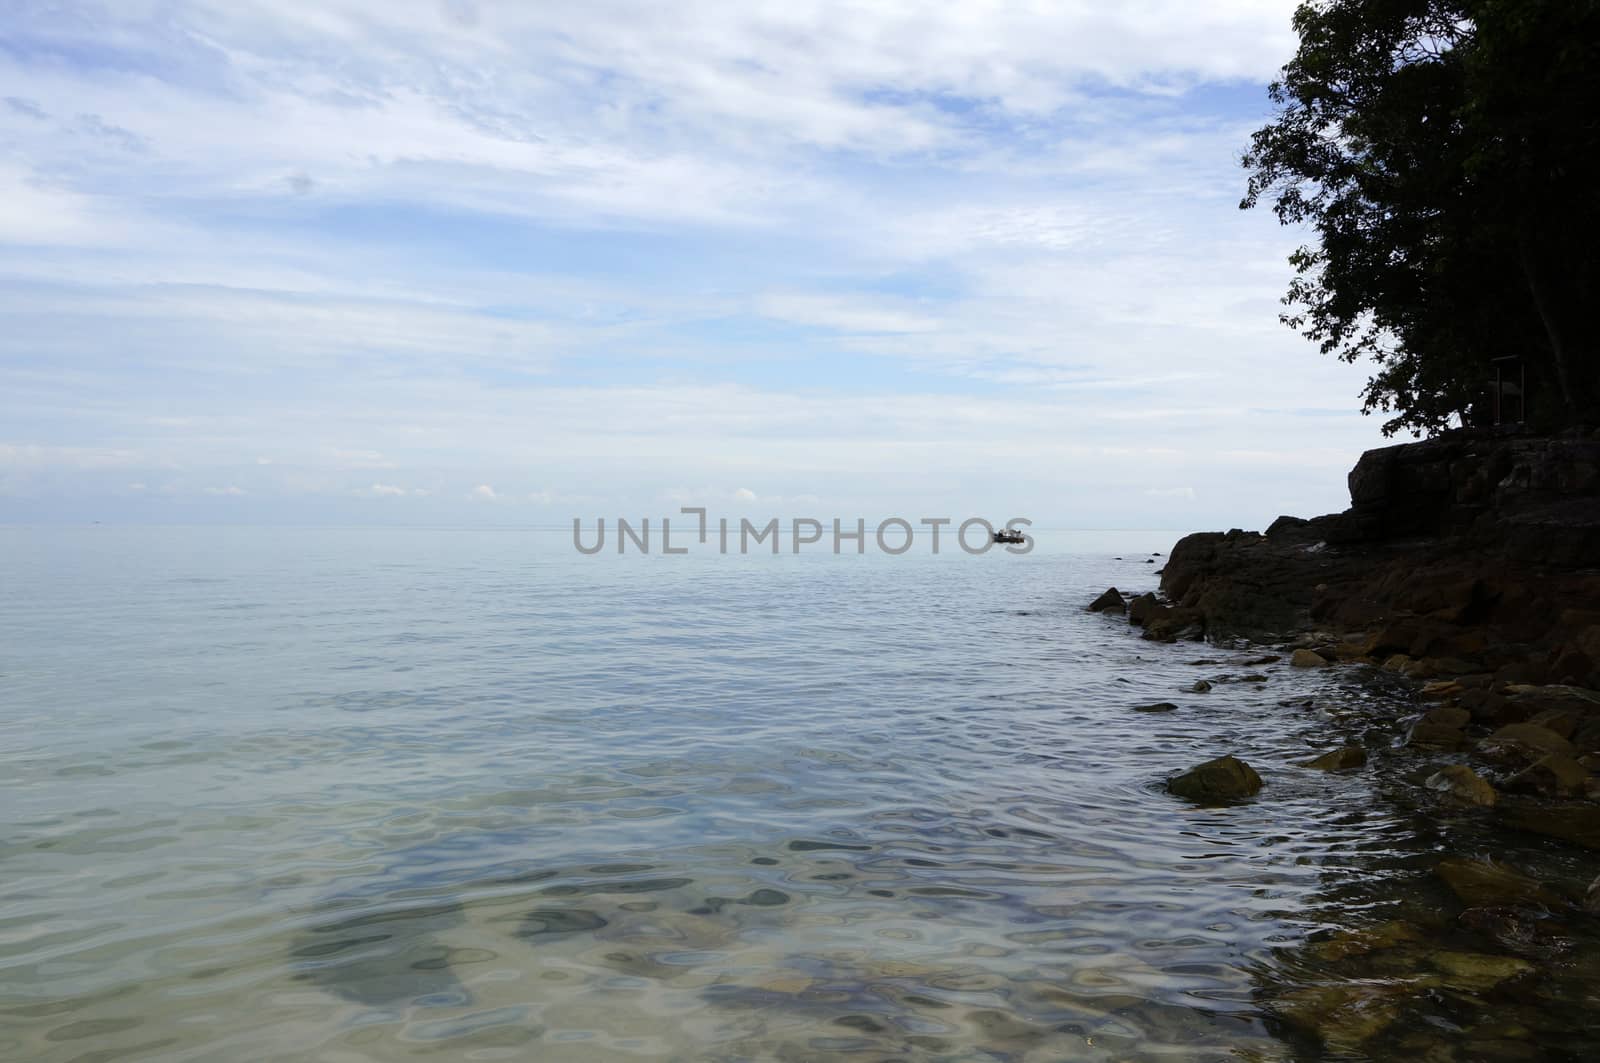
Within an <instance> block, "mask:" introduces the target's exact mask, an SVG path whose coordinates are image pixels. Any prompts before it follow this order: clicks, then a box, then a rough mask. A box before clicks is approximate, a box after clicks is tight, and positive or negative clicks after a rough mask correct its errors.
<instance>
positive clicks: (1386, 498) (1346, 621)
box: [1145, 430, 1600, 686]
mask: <svg viewBox="0 0 1600 1063" xmlns="http://www.w3.org/2000/svg"><path fill="white" fill-rule="evenodd" d="M1349 486H1350V500H1351V506H1350V508H1349V509H1348V510H1346V511H1345V512H1343V513H1337V514H1331V515H1328V516H1324V517H1317V518H1314V519H1311V520H1302V519H1299V518H1295V517H1280V518H1278V520H1276V521H1274V522H1273V523H1272V525H1271V527H1269V528H1268V529H1267V530H1266V532H1265V533H1264V534H1262V533H1255V532H1244V531H1239V530H1237V529H1236V530H1234V531H1230V532H1226V533H1221V532H1210V533H1201V534H1197V535H1190V536H1188V537H1186V538H1184V539H1183V540H1181V541H1180V542H1179V543H1178V544H1177V546H1175V547H1174V548H1173V551H1172V556H1171V558H1170V559H1169V560H1168V563H1167V566H1166V569H1165V571H1164V573H1163V576H1162V582H1161V589H1162V593H1163V596H1164V597H1165V599H1166V602H1165V604H1163V605H1162V606H1161V607H1159V608H1157V609H1156V610H1154V611H1153V612H1152V613H1151V615H1150V616H1149V617H1148V618H1147V620H1146V622H1145V629H1146V635H1147V637H1152V638H1163V639H1165V638H1174V637H1184V636H1201V637H1205V638H1208V639H1213V640H1226V639H1230V638H1236V637H1248V638H1255V639H1263V638H1284V637H1291V636H1295V635H1302V634H1304V633H1306V632H1310V631H1321V632H1325V633H1327V635H1328V645H1325V646H1324V647H1323V648H1324V649H1326V650H1328V651H1329V652H1330V653H1333V654H1335V655H1337V656H1340V657H1370V658H1372V659H1374V660H1378V661H1382V660H1384V659H1385V658H1386V657H1392V656H1393V655H1395V654H1400V655H1404V656H1405V657H1406V658H1408V659H1410V660H1411V661H1413V662H1415V661H1423V660H1429V659H1431V660H1434V661H1436V662H1442V665H1441V667H1439V668H1437V669H1436V674H1444V673H1453V672H1460V671H1465V670H1478V669H1481V670H1485V671H1490V672H1495V671H1500V670H1505V671H1507V672H1516V673H1517V675H1516V678H1517V679H1518V680H1519V681H1523V682H1529V681H1532V682H1571V683H1578V684H1582V685H1589V686H1600V439H1596V438H1592V437H1587V436H1570V437H1562V438H1550V437H1536V436H1528V435H1521V434H1516V433H1508V432H1504V431H1484V430H1476V431H1462V432H1456V433H1451V434H1449V435H1445V436H1441V437H1439V438H1436V439H1431V440H1427V441H1424V442H1419V443H1407V444H1401V445H1399V446H1393V447H1384V448H1382V449H1379V450H1372V451H1368V452H1367V453H1366V454H1364V455H1363V456H1362V457H1361V460H1360V461H1359V462H1357V463H1356V466H1355V468H1354V469H1352V470H1351V472H1350V476H1349ZM1458 666H1470V668H1468V667H1458ZM1418 672H1419V674H1420V673H1422V672H1426V669H1425V668H1419V669H1418Z"/></svg>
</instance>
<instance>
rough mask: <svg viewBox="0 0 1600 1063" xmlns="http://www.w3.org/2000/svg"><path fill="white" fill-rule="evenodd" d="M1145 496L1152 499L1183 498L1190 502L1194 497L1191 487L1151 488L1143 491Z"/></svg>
mask: <svg viewBox="0 0 1600 1063" xmlns="http://www.w3.org/2000/svg"><path fill="white" fill-rule="evenodd" d="M1145 494H1147V495H1149V496H1151V497H1152V498H1183V499H1188V500H1189V501H1191V502H1192V501H1193V500H1194V497H1195V492H1194V488H1192V487H1151V488H1147V489H1146V490H1145Z"/></svg>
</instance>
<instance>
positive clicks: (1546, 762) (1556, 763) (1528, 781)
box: [1506, 753, 1589, 797]
mask: <svg viewBox="0 0 1600 1063" xmlns="http://www.w3.org/2000/svg"><path fill="white" fill-rule="evenodd" d="M1588 781H1589V770H1588V769H1587V768H1585V767H1584V766H1583V765H1582V764H1579V763H1578V762H1577V761H1575V760H1573V759H1572V758H1571V757H1569V756H1567V755H1566V754H1564V753H1550V754H1548V755H1546V756H1544V757H1541V758H1540V759H1538V760H1536V761H1534V763H1533V764H1531V765H1529V766H1528V767H1526V768H1524V769H1523V770H1522V771H1519V772H1518V773H1517V774H1515V775H1513V776H1512V777H1511V778H1509V779H1507V780H1506V789H1507V790H1510V791H1512V792H1514V793H1534V794H1541V795H1543V796H1545V797H1573V796H1583V795H1584V791H1585V788H1586V784H1587V783H1588Z"/></svg>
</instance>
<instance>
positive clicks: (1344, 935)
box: [1306, 919, 1427, 963]
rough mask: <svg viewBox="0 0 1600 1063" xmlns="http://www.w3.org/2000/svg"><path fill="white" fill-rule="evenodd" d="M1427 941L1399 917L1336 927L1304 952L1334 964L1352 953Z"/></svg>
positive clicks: (1358, 953) (1379, 950)
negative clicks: (1361, 925)
mask: <svg viewBox="0 0 1600 1063" xmlns="http://www.w3.org/2000/svg"><path fill="white" fill-rule="evenodd" d="M1426 940H1427V938H1426V936H1425V935H1424V934H1423V933H1422V931H1421V930H1419V929H1418V928H1417V927H1415V926H1413V925H1412V924H1411V923H1407V922H1405V921H1404V920H1401V919H1391V920H1389V921H1388V922H1384V923H1379V924H1377V925H1376V926H1370V927H1366V928H1364V929H1361V930H1338V931H1335V932H1334V933H1333V934H1331V935H1329V936H1328V937H1327V938H1324V939H1322V940H1320V941H1316V942H1313V943H1312V944H1310V945H1308V946H1307V949H1306V950H1307V951H1308V952H1309V953H1310V954H1311V955H1312V956H1313V957H1315V958H1316V959H1317V960H1319V961H1320V962H1322V963H1337V962H1339V961H1340V960H1347V959H1349V958H1350V957H1352V956H1365V955H1366V954H1367V953H1369V952H1381V951H1383V950H1384V949H1392V948H1397V947H1399V946H1401V945H1420V944H1422V943H1423V942H1425V941H1426Z"/></svg>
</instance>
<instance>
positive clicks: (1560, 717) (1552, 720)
mask: <svg viewBox="0 0 1600 1063" xmlns="http://www.w3.org/2000/svg"><path fill="white" fill-rule="evenodd" d="M1584 716H1585V714H1583V713H1579V712H1576V711H1574V710H1572V709H1545V710H1544V711H1543V712H1536V713H1534V714H1533V715H1532V716H1530V717H1528V722H1529V723H1531V724H1537V725H1538V726H1540V727H1543V728H1544V729H1545V730H1547V731H1550V732H1552V733H1553V734H1555V735H1557V736H1559V737H1561V738H1565V739H1567V740H1569V741H1570V740H1571V739H1572V736H1573V734H1574V733H1576V731H1577V730H1578V725H1579V724H1581V723H1583V721H1584Z"/></svg>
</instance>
